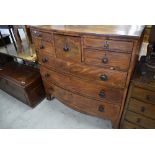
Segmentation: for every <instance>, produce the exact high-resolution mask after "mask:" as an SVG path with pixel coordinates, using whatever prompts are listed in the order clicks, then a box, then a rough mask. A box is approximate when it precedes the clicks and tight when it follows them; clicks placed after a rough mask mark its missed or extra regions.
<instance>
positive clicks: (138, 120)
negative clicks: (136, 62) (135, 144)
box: [121, 67, 155, 129]
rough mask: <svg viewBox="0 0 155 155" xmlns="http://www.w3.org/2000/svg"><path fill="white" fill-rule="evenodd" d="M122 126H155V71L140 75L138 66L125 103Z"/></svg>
mask: <svg viewBox="0 0 155 155" xmlns="http://www.w3.org/2000/svg"><path fill="white" fill-rule="evenodd" d="M121 128H126V129H140V128H148V129H150V128H155V78H154V73H151V72H148V73H147V74H146V75H140V72H139V68H138V67H137V70H136V72H135V75H134V78H133V80H132V82H131V85H130V89H129V93H128V97H127V101H126V104H125V109H124V112H123V116H122V120H121Z"/></svg>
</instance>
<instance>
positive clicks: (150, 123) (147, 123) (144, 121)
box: [125, 111, 155, 129]
mask: <svg viewBox="0 0 155 155" xmlns="http://www.w3.org/2000/svg"><path fill="white" fill-rule="evenodd" d="M125 119H126V120H128V121H129V122H132V123H135V124H137V125H139V126H142V127H144V128H148V129H149V128H150V129H154V128H155V120H152V119H149V118H147V117H144V116H142V115H139V114H136V113H134V112H131V111H127V113H126V116H125Z"/></svg>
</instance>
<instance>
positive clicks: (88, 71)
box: [39, 53, 127, 88]
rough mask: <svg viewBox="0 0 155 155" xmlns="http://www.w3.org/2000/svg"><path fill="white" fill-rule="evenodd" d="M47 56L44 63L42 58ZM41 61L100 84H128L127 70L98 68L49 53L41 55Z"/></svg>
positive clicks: (118, 85)
mask: <svg viewBox="0 0 155 155" xmlns="http://www.w3.org/2000/svg"><path fill="white" fill-rule="evenodd" d="M44 58H47V59H48V61H47V62H45V63H43V62H42V59H44ZM39 62H40V63H42V64H43V65H44V66H46V67H48V68H52V69H54V70H57V71H59V72H63V73H68V74H72V75H74V76H77V77H80V78H82V79H86V80H90V81H93V82H97V83H98V84H100V85H103V84H109V85H112V86H115V87H118V88H124V87H125V84H126V77H127V73H126V72H121V71H117V70H109V69H106V68H97V67H95V66H89V65H86V64H78V63H74V62H66V61H64V60H60V59H55V58H52V57H50V55H49V54H45V53H44V55H42V54H40V56H39Z"/></svg>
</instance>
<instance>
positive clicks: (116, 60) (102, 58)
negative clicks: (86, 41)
mask: <svg viewBox="0 0 155 155" xmlns="http://www.w3.org/2000/svg"><path fill="white" fill-rule="evenodd" d="M130 58H131V54H127V53H116V52H108V51H99V50H92V49H85V50H84V62H85V63H87V64H90V65H95V66H99V67H108V68H113V69H118V70H123V71H127V70H128V68H129V64H130Z"/></svg>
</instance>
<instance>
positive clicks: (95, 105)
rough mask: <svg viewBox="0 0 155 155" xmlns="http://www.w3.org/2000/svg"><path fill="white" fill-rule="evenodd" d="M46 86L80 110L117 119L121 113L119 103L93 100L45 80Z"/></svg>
mask: <svg viewBox="0 0 155 155" xmlns="http://www.w3.org/2000/svg"><path fill="white" fill-rule="evenodd" d="M43 82H44V86H45V88H46V89H47V91H48V92H49V93H51V94H52V95H53V96H55V97H56V98H57V99H58V100H60V101H61V102H63V103H65V104H66V105H67V106H69V107H71V108H73V109H75V110H78V111H80V112H83V113H86V114H90V115H94V116H97V117H102V118H107V119H110V120H112V121H113V122H115V121H116V119H117V118H118V115H119V111H120V107H119V106H118V105H112V104H107V103H105V102H100V101H97V100H92V99H89V98H86V97H83V96H80V95H77V94H74V93H71V92H69V91H67V90H65V89H62V88H61V87H58V86H56V85H54V84H51V83H48V82H47V81H45V80H44V81H43Z"/></svg>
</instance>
